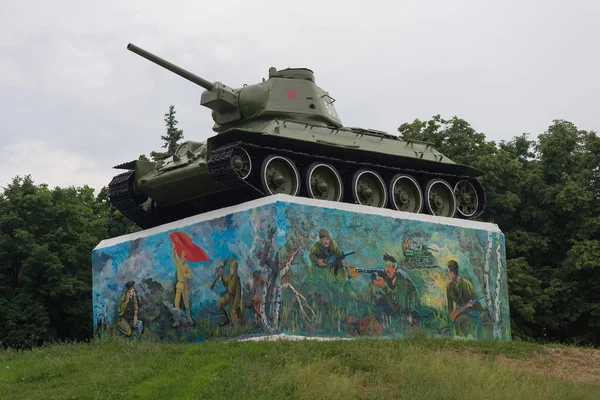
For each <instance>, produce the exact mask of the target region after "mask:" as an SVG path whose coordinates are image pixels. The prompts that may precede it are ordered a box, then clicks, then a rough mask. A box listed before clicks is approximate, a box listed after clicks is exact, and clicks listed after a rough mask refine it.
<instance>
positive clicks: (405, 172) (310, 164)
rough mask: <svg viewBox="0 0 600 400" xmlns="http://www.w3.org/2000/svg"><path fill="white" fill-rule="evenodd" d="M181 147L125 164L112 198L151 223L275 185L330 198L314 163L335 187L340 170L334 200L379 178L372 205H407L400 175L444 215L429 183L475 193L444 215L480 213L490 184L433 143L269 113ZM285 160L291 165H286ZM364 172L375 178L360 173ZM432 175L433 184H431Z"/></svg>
mask: <svg viewBox="0 0 600 400" xmlns="http://www.w3.org/2000/svg"><path fill="white" fill-rule="evenodd" d="M190 147H193V146H190ZM183 150H185V149H182V151H180V153H181V154H179V156H177V157H175V160H170V161H169V162H170V164H169V163H167V165H160V166H155V168H154V169H153V170H151V171H149V170H148V169H146V170H141V169H139V168H138V169H137V170H136V168H135V167H132V165H131V164H128V165H127V169H130V171H129V172H126V173H125V174H121V175H118V176H116V177H115V178H114V179H113V182H111V184H110V185H109V192H110V198H111V201H113V199H115V200H114V201H113V204H115V206H116V207H117V208H118V209H119V210H120V211H121V212H122V213H123V214H124V215H125V216H126V217H128V218H129V219H131V220H132V221H134V222H135V223H136V224H138V226H140V227H142V228H144V229H147V228H151V227H154V226H157V225H160V224H164V223H168V222H172V221H175V220H177V219H180V218H184V217H187V216H192V215H195V214H200V213H204V212H207V211H212V210H214V209H218V208H221V207H224V206H231V205H235V204H239V203H242V202H245V201H249V200H253V199H256V198H260V197H264V196H269V195H272V194H278V193H284V194H292V195H296V196H302V197H309V198H321V199H325V200H328V199H329V198H326V197H325V198H324V197H319V196H318V195H319V193H316V191H315V187H317V186H315V179H316V178H315V176H316V175H315V174H314V173H313V171H315V165H316V166H317V167H318V168H321V169H320V170H319V171H321V172H329V171H334V172H335V174H333V173H332V174H330V175H329V176H330V177H334V178H332V179H330V180H328V181H327V179H325V181H326V184H329V186H330V187H333V186H334V185H333V184H334V183H336V182H337V181H336V179H338V178H339V190H338V191H336V196H334V197H331V196H330V198H331V199H333V201H342V202H346V203H361V204H368V201H369V199H368V198H367V197H365V196H363V197H361V195H360V193H359V191H360V189H361V188H362V189H364V187H362V186H365V185H366V186H369V184H372V183H373V182H375V184H376V183H378V182H379V181H381V183H382V184H383V186H382V189H383V191H382V192H381V193H380V194H379V197H377V195H376V196H375V198H378V199H379V202H374V203H372V204H369V205H374V206H377V207H385V208H391V209H402V208H400V207H399V204H400V201H396V200H395V199H400V198H401V197H402V196H400V197H398V196H396V198H394V196H393V195H391V194H390V193H392V192H393V190H394V188H393V187H392V186H391V185H392V182H393V181H394V179H397V178H396V177H398V176H401V177H403V178H404V177H409V178H410V179H412V180H413V181H414V182H416V184H417V185H418V188H417V189H418V190H417V189H415V193H416V195H415V196H417V195H419V196H421V198H422V201H421V205H420V206H418V207H417V206H415V208H414V209H413V212H419V213H429V214H436V215H441V214H438V213H437V212H435V210H434V209H433V208H432V207H427V206H426V205H427V204H428V203H427V199H428V198H431V193H430V192H431V190H432V187H433V188H435V187H436V186H435V185H437V184H438V183H439V182H443V183H444V185H446V186H449V187H450V188H453V189H456V185H457V184H458V183H459V182H468V183H469V184H470V185H472V187H473V189H474V191H475V193H476V195H477V204H476V206H475V208H474V209H473V210H471V211H470V212H469V213H467V214H470V215H463V214H464V213H463V214H460V213H457V212H455V211H454V210H450V211H447V212H446V215H441V216H448V217H463V218H475V217H477V216H479V215H480V214H481V213H482V212H483V209H484V207H485V192H484V190H483V187H482V186H481V184H480V183H479V181H478V180H477V179H476V178H475V176H476V175H477V174H478V173H479V171H477V170H475V169H473V168H471V167H468V166H464V165H459V164H456V163H454V162H453V161H452V160H449V159H448V158H446V157H444V156H443V155H441V154H440V153H438V152H437V151H436V150H435V149H433V148H432V147H431V146H430V145H427V144H423V143H417V142H406V141H402V140H399V139H398V138H396V137H394V136H391V135H386V134H382V133H380V132H376V131H369V130H362V129H358V128H341V129H335V128H328V127H322V126H314V125H310V124H307V123H302V122H294V121H278V120H271V121H265V122H264V123H263V124H262V125H261V124H258V125H257V124H254V126H253V127H249V128H244V127H241V128H235V129H230V130H226V131H224V132H221V133H219V134H217V135H215V136H213V137H211V138H209V139H208V140H207V142H206V143H203V144H202V145H201V146H196V147H195V148H194V149H192V150H190V149H187V151H183ZM236 154H237V155H240V154H242V155H243V157H242V158H243V160H244V162H245V165H246V167H245V169H239V168H238V169H236V162H237V161H235V162H234V160H235V156H236ZM238 161H239V160H238ZM275 162H279V164H277V165H276V164H274V163H275ZM287 163H290V164H287ZM239 165H241V163H238V166H239ZM273 165H275V167H273ZM288 165H290V166H291V167H290V168H289V169H286V168H287V166H288ZM248 166H249V167H248ZM325 167H327V168H325ZM277 168H279V170H278V169H277ZM272 170H275V176H276V175H277V171H279V172H280V173H281V174H282V175H284V180H285V181H286V184H284V185H283V186H286V185H287V187H288V188H287V189H286V188H284V187H283V186H282V189H281V191H280V190H279V188H278V187H277V186H276V185H274V184H269V182H268V181H269V176H270V175H269V174H270V173H271V172H272ZM288 170H289V173H288V175H287V176H285V175H286V174H285V173H284V172H286V171H288ZM270 171H271V172H270ZM371 173H372V175H370V174H371ZM311 174H312V175H311ZM361 174H362V175H361ZM357 176H358V178H357ZM276 177H277V176H276ZM365 177H371V178H373V179H372V180H371V181H369V180H365V179H363V180H361V179H362V178H365ZM407 179H408V178H407ZM125 181H126V183H125ZM433 181H435V184H434V186H431V183H432V182H433ZM365 182H366V183H365ZM406 182H411V181H409V180H406ZM321 184H322V182H321ZM361 185H362V186H361ZM428 185H430V187H428ZM326 186H327V185H326ZM372 187H373V188H375V185H373V186H372ZM438 187H442V186H439V185H438ZM413 188H414V186H413ZM442 188H443V187H442ZM368 190H369V188H368V187H367V191H368ZM407 191H408V190H407ZM396 192H398V190H396ZM400 192H402V191H400ZM419 192H420V193H419ZM338 194H339V195H338ZM372 197H373V196H372ZM125 199H126V201H125ZM423 204H425V205H423ZM431 204H432V205H434V201H431ZM449 204H450V203H449ZM450 206H452V204H450ZM452 207H454V206H452Z"/></svg>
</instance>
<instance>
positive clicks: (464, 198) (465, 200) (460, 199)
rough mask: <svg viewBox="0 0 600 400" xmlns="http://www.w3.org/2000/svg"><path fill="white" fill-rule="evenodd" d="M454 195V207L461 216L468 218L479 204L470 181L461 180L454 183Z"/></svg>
mask: <svg viewBox="0 0 600 400" xmlns="http://www.w3.org/2000/svg"><path fill="white" fill-rule="evenodd" d="M454 196H455V197H456V209H457V210H458V212H459V213H460V214H461V215H462V216H464V217H467V218H468V217H471V216H473V214H475V211H477V206H478V205H479V197H477V192H476V191H475V187H474V186H473V185H472V184H471V183H470V182H468V181H465V180H462V181H459V182H458V183H457V184H456V185H454Z"/></svg>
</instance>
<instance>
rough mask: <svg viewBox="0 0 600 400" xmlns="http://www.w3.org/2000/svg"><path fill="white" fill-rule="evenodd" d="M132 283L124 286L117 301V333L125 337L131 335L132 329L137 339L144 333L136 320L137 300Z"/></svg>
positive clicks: (140, 324)
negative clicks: (135, 332)
mask: <svg viewBox="0 0 600 400" xmlns="http://www.w3.org/2000/svg"><path fill="white" fill-rule="evenodd" d="M134 284H135V282H134V281H129V282H127V283H126V284H125V290H124V291H123V294H121V298H120V299H119V332H120V333H121V334H123V335H125V336H127V337H130V336H131V335H132V333H133V329H135V330H136V331H137V337H138V339H139V338H140V336H141V335H142V332H143V331H144V325H143V323H142V321H141V320H139V319H138V309H139V306H138V299H137V294H136V292H135V289H134V288H133V285H134Z"/></svg>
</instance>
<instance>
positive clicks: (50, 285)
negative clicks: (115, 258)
mask: <svg viewBox="0 0 600 400" xmlns="http://www.w3.org/2000/svg"><path fill="white" fill-rule="evenodd" d="M102 196H104V197H105V196H106V189H103V191H102V192H101V194H100V196H99V197H102ZM114 213H115V211H114V210H112V209H111V208H110V206H108V204H107V203H106V202H103V201H102V200H100V199H99V198H97V197H95V196H94V190H93V189H92V188H90V187H88V186H84V187H83V188H74V187H69V188H58V187H57V188H55V189H49V188H48V187H47V185H34V183H33V181H32V179H31V177H30V176H26V177H25V178H21V177H16V178H14V179H13V181H12V183H11V184H9V185H8V187H7V188H6V190H5V191H4V192H3V193H2V194H1V195H0V341H1V342H2V345H5V346H11V347H15V348H26V347H30V346H35V345H38V344H40V343H43V342H46V341H50V340H57V339H78V340H84V339H87V338H89V337H90V336H91V332H92V318H91V312H90V310H91V309H92V299H91V274H92V266H91V256H90V254H91V250H92V249H93V248H94V247H95V246H96V245H97V244H98V242H99V241H100V240H102V239H105V238H108V237H110V236H112V235H120V234H123V233H125V232H127V231H131V229H132V228H131V224H130V223H128V222H125V221H124V220H123V219H122V217H120V218H119V217H118V216H116V215H115V214H114Z"/></svg>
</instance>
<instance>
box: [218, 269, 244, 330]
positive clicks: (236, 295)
mask: <svg viewBox="0 0 600 400" xmlns="http://www.w3.org/2000/svg"><path fill="white" fill-rule="evenodd" d="M237 271H238V262H237V261H236V260H233V261H231V265H230V267H229V276H228V277H227V276H225V275H223V272H222V270H221V271H220V272H218V273H219V274H220V275H221V282H222V283H223V286H225V288H227V291H226V292H225V294H224V295H223V297H221V299H220V300H219V302H218V303H217V308H218V310H219V313H220V314H221V317H223V321H222V322H221V324H220V326H225V325H228V324H229V322H230V321H229V317H228V315H227V311H225V306H227V305H230V304H231V310H230V314H231V322H233V323H235V322H237V320H238V319H239V317H240V316H241V310H240V300H241V298H242V285H241V283H240V277H239V276H238V274H237Z"/></svg>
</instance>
